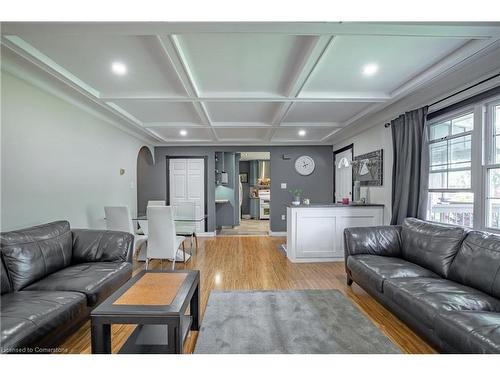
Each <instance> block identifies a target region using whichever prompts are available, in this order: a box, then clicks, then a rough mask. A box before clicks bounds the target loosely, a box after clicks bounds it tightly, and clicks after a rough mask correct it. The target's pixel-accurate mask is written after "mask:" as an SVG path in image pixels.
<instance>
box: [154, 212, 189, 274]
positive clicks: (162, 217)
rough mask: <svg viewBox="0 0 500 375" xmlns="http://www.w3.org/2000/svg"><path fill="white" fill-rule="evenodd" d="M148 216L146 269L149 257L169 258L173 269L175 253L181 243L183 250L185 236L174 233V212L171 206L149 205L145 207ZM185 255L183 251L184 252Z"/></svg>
mask: <svg viewBox="0 0 500 375" xmlns="http://www.w3.org/2000/svg"><path fill="white" fill-rule="evenodd" d="M147 217H148V227H149V234H148V248H147V253H146V270H147V269H148V266H149V262H150V260H151V259H160V260H161V261H162V268H163V260H164V259H166V260H170V261H171V262H172V269H175V262H176V260H177V253H178V251H179V250H180V247H181V245H182V250H183V251H184V240H185V239H186V238H185V237H182V236H177V235H176V233H175V222H174V212H173V209H172V207H171V206H164V207H161V206H150V207H148V208H147ZM184 256H185V253H184Z"/></svg>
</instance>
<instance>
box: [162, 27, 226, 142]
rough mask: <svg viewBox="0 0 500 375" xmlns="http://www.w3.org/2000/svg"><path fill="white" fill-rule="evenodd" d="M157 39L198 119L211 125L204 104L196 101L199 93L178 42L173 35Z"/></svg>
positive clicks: (213, 132) (214, 137) (214, 136)
mask: <svg viewBox="0 0 500 375" xmlns="http://www.w3.org/2000/svg"><path fill="white" fill-rule="evenodd" d="M157 38H158V41H159V43H160V45H161V47H162V49H163V52H164V53H165V55H166V56H167V57H168V59H169V60H170V63H171V64H172V66H173V67H174V70H175V72H176V73H177V76H178V77H179V80H180V81H181V83H182V85H183V87H184V89H185V90H186V92H187V94H188V95H189V97H190V98H191V99H192V103H193V106H194V108H195V111H196V113H197V114H198V117H200V119H201V121H202V122H204V123H206V124H208V125H211V124H212V121H211V119H210V115H209V114H208V110H207V108H206V106H205V104H204V103H203V102H201V101H199V100H198V101H197V100H196V99H198V98H199V96H200V92H199V89H198V85H197V83H196V80H195V77H194V75H193V73H192V71H191V68H190V66H189V62H188V61H187V58H186V56H185V54H184V51H183V50H182V46H181V44H180V42H179V40H178V39H177V38H176V37H175V36H174V35H170V36H167V37H161V36H157ZM210 133H211V136H212V139H213V140H214V141H217V140H218V138H217V134H216V133H215V131H213V130H211V131H210Z"/></svg>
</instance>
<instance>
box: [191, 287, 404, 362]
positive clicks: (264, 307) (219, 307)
mask: <svg viewBox="0 0 500 375" xmlns="http://www.w3.org/2000/svg"><path fill="white" fill-rule="evenodd" d="M195 353H196V354H203V353H207V354H208V353H212V354H219V353H220V354H222V353H239V354H246V353H296V354H300V353H332V354H333V353H335V354H336V353H339V354H340V353H343V354H348V353H379V354H383V353H401V352H400V350H399V349H398V348H397V347H396V346H395V345H394V344H393V343H392V342H391V341H390V340H389V339H388V338H387V337H386V336H385V335H384V334H383V333H382V332H381V331H380V330H379V329H378V328H377V327H376V326H375V325H374V324H373V323H372V322H371V321H370V320H369V319H368V318H367V317H366V316H365V315H363V313H361V312H360V311H359V310H358V309H357V308H356V307H355V306H354V305H353V304H352V303H351V302H350V301H349V300H348V299H347V298H346V297H345V296H344V295H343V294H342V293H341V292H339V291H338V290H290V291H237V292H220V291H212V293H211V294H210V297H209V299H208V305H207V309H206V310H205V316H204V318H203V322H202V324H201V329H200V333H199V336H198V340H197V343H196V348H195Z"/></svg>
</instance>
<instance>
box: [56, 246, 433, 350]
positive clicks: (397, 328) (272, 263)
mask: <svg viewBox="0 0 500 375" xmlns="http://www.w3.org/2000/svg"><path fill="white" fill-rule="evenodd" d="M284 240H285V239H284V238H280V237H267V236H259V237H249V236H232V237H231V236H227V237H215V238H200V239H199V250H198V253H197V254H194V256H193V257H192V260H191V261H190V262H188V263H187V264H186V265H183V264H178V265H177V268H178V269H183V268H186V269H198V270H200V274H201V279H200V287H201V289H200V290H201V295H200V303H201V317H202V319H203V314H204V312H205V307H206V305H207V302H208V296H209V293H210V291H211V290H280V289H338V290H340V291H341V292H342V293H344V295H346V296H347V298H348V299H350V300H351V301H352V302H353V303H354V304H355V305H356V306H357V307H358V308H359V309H360V310H361V311H362V312H363V313H364V314H365V315H367V316H368V317H369V318H370V320H371V321H373V323H374V324H375V325H376V326H377V327H379V328H380V330H381V331H382V332H384V333H385V334H386V335H387V337H389V338H390V339H391V340H392V341H393V342H394V343H395V344H396V345H397V346H398V347H399V348H401V350H402V351H403V352H405V353H434V352H435V351H434V350H433V349H432V348H431V347H430V346H429V345H428V344H426V343H425V342H424V341H423V340H422V339H421V338H420V337H418V336H417V335H416V334H414V333H413V332H412V331H411V330H410V329H409V328H408V327H407V326H406V325H405V324H404V323H402V322H401V321H400V320H399V319H398V318H396V317H395V316H394V315H393V314H392V313H390V312H389V311H388V310H387V309H385V308H384V307H383V306H382V305H380V304H379V303H378V302H377V301H376V300H374V299H373V298H372V297H371V296H369V295H368V294H367V293H366V292H365V291H363V290H362V289H361V288H360V287H359V286H357V285H356V284H353V286H352V287H348V286H347V285H346V283H345V271H344V263H343V262H335V263H331V262H329V263H307V264H296V263H295V264H294V263H291V262H289V261H288V259H287V258H286V257H285V255H284V254H283V253H282V252H281V251H279V245H280V244H281V243H283V242H284ZM167 263H168V262H167ZM167 263H164V266H165V267H169V266H170V264H168V265H167ZM151 266H152V268H153V269H159V268H160V262H158V261H153V262H152V263H151ZM143 267H144V264H143V263H139V262H134V273H137V272H139V271H140V270H142V269H143ZM201 324H203V320H202V321H201ZM133 328H134V326H132V325H114V326H113V327H112V351H113V352H114V353H116V352H118V350H119V349H120V348H121V346H122V345H123V343H124V342H125V341H126V339H127V338H128V336H129V335H130V334H131V333H132V331H133ZM197 336H198V335H197V333H193V332H192V333H190V334H189V336H188V338H187V340H186V343H185V346H184V351H185V352H186V353H192V352H193V350H194V347H195V345H196V339H197ZM61 348H63V349H65V352H69V353H90V324H89V323H88V322H87V323H86V324H84V325H83V326H82V327H81V328H80V329H79V330H78V331H77V332H75V333H74V334H73V335H71V336H70V337H68V338H67V339H66V340H65V341H64V342H63V343H62V344H61Z"/></svg>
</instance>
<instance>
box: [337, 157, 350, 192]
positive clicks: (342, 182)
mask: <svg viewBox="0 0 500 375" xmlns="http://www.w3.org/2000/svg"><path fill="white" fill-rule="evenodd" d="M343 158H345V159H347V161H348V162H349V163H350V162H351V161H352V149H349V150H346V151H343V152H340V153H338V154H336V155H335V202H338V201H341V200H342V198H349V200H352V167H351V165H350V164H349V166H348V167H346V166H345V163H343V162H341V161H342V159H343ZM339 164H340V168H339Z"/></svg>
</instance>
